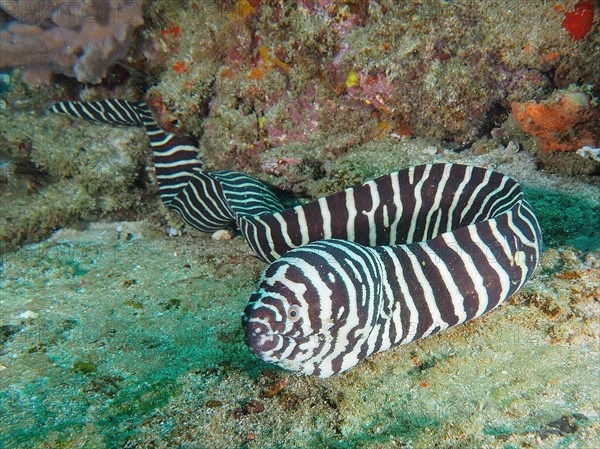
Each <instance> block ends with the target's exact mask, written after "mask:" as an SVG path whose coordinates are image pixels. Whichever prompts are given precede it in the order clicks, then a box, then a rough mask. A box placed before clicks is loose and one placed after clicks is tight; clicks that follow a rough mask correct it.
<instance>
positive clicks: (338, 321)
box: [52, 100, 541, 377]
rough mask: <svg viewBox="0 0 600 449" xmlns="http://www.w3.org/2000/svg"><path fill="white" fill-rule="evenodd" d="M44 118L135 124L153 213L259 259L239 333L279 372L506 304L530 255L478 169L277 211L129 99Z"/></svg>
mask: <svg viewBox="0 0 600 449" xmlns="http://www.w3.org/2000/svg"><path fill="white" fill-rule="evenodd" d="M52 110H53V111H54V112H61V113H66V114H69V115H73V116H76V117H82V118H86V119H89V120H94V121H101V122H108V123H116V124H127V125H137V126H140V125H143V126H145V128H146V133H147V134H148V136H149V138H150V142H151V146H152V150H153V154H154V162H155V166H156V171H157V179H158V184H159V192H160V195H161V198H162V200H163V202H164V203H165V205H166V206H167V207H170V208H171V209H174V210H175V211H177V212H178V213H179V215H180V216H181V217H182V218H183V219H184V221H185V222H186V223H188V224H189V225H190V226H192V227H194V228H197V229H199V230H201V231H205V232H208V231H213V230H216V229H221V228H224V227H227V226H232V225H236V226H237V227H238V228H239V229H240V231H241V233H242V234H243V235H244V237H245V238H246V240H247V242H248V244H249V245H250V247H251V248H252V249H253V251H254V252H255V253H256V254H257V256H258V257H260V258H261V259H263V260H265V261H267V262H272V263H271V264H270V265H269V266H268V267H267V269H266V270H265V271H264V273H263V275H262V277H261V280H260V281H259V286H258V288H257V290H256V291H255V292H254V293H253V294H252V295H251V297H250V301H249V303H248V305H247V307H246V309H245V311H244V315H243V318H242V325H243V327H244V330H245V340H246V343H247V344H248V346H249V347H250V349H251V350H252V352H253V353H254V354H255V355H256V356H257V357H258V358H260V359H262V360H264V361H266V362H269V363H274V364H277V365H279V366H281V367H283V368H285V369H288V370H292V371H298V372H301V373H303V374H312V375H318V376H320V377H329V376H331V375H333V374H335V373H339V372H342V371H345V370H347V369H349V368H351V367H353V366H355V365H356V364H358V363H359V362H360V361H361V360H362V359H364V358H365V357H367V356H368V355H370V354H373V353H376V352H380V351H383V350H386V349H388V348H390V347H392V346H396V345H400V344H405V343H409V342H411V341H413V340H416V339H418V338H423V337H426V336H428V335H431V334H434V333H436V332H438V331H440V330H443V329H446V328H448V327H450V326H455V325H457V324H460V323H463V322H465V321H467V320H470V319H472V318H475V317H478V316H480V315H482V314H484V313H485V312H487V311H489V310H491V309H493V308H495V307H496V306H498V305H499V304H501V303H502V302H503V301H504V300H506V298H508V297H509V296H510V295H512V294H513V293H515V292H516V291H517V290H518V289H519V288H520V287H521V286H522V285H523V283H524V282H525V281H526V280H527V279H528V278H529V277H530V276H531V275H532V273H533V271H534V269H535V267H536V266H537V263H538V260H539V257H540V251H541V232H540V228H539V225H538V222H537V219H536V217H535V215H534V213H533V211H532V209H531V206H530V205H529V204H528V203H527V202H526V201H525V200H524V198H523V192H522V190H521V188H520V186H519V185H518V184H517V183H516V181H514V180H513V179H511V178H509V177H507V176H505V175H502V174H500V173H497V172H494V171H492V170H489V169H485V168H479V167H471V166H466V165H459V164H430V165H421V166H417V167H412V168H409V169H406V170H402V171H399V172H395V173H391V174H389V175H386V176H383V177H381V178H378V179H376V180H373V181H369V182H367V183H365V184H363V185H360V186H356V187H353V188H349V189H346V190H344V191H342V192H338V193H335V194H333V195H330V196H328V197H325V198H320V199H318V200H316V201H314V202H311V203H308V204H304V205H299V206H296V207H293V208H289V209H286V210H283V207H282V206H281V204H280V203H279V201H278V200H277V198H276V197H275V196H274V195H273V194H272V193H271V192H270V191H269V189H268V188H267V187H266V186H264V185H263V184H261V183H260V182H258V181H257V180H255V179H253V178H251V177H249V176H247V175H244V174H242V173H237V172H232V171H217V172H203V171H202V169H201V168H202V166H201V163H200V161H199V160H198V159H197V151H198V147H197V144H196V142H195V141H193V140H192V139H190V138H189V137H178V136H176V135H174V134H171V133H168V132H166V131H163V130H162V129H160V128H159V127H158V126H157V125H156V122H155V120H154V118H153V117H152V114H151V113H150V112H149V111H148V109H147V108H146V107H145V105H144V103H142V102H140V103H129V102H124V101H121V100H103V101H97V102H90V103H80V102H61V103H57V104H56V105H54V106H53V108H52Z"/></svg>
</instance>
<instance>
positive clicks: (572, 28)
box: [562, 0, 594, 41]
mask: <svg viewBox="0 0 600 449" xmlns="http://www.w3.org/2000/svg"><path fill="white" fill-rule="evenodd" d="M593 23H594V5H593V4H592V3H591V2H589V1H586V0H582V1H580V2H578V3H576V4H575V6H574V7H573V10H572V11H569V12H567V13H565V18H564V20H563V23H562V27H563V29H564V30H565V31H567V33H569V35H570V36H571V37H572V38H573V39H574V40H576V41H578V40H580V39H583V38H584V37H585V35H586V34H588V32H589V31H590V30H591V29H592V25H593Z"/></svg>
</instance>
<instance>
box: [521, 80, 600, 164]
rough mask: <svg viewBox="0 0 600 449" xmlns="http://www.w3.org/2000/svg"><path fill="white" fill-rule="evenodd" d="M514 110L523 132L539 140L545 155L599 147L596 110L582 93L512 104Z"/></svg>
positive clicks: (567, 93)
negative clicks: (586, 147)
mask: <svg viewBox="0 0 600 449" xmlns="http://www.w3.org/2000/svg"><path fill="white" fill-rule="evenodd" d="M511 109H512V113H513V116H514V118H515V120H516V121H517V123H518V124H519V126H520V127H521V129H522V130H523V131H525V132H526V133H529V134H531V135H533V136H535V137H537V138H538V140H539V141H540V146H541V149H542V151H543V152H544V153H549V152H551V151H569V150H577V149H579V148H581V147H583V146H586V145H587V146H591V147H595V146H596V137H595V136H594V133H593V132H592V126H593V125H592V122H593V116H594V107H593V106H592V103H591V99H590V97H589V96H588V95H586V94H585V93H583V92H566V93H564V94H563V95H562V96H559V97H554V98H553V99H551V100H547V101H544V102H541V103H537V102H535V101H527V102H525V103H512V104H511ZM596 112H597V111H596Z"/></svg>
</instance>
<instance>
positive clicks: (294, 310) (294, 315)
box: [287, 305, 300, 323]
mask: <svg viewBox="0 0 600 449" xmlns="http://www.w3.org/2000/svg"><path fill="white" fill-rule="evenodd" d="M287 317H288V320H290V321H291V322H292V323H295V322H296V321H298V320H299V319H300V307H298V306H296V305H293V306H291V307H290V308H289V309H288V311H287Z"/></svg>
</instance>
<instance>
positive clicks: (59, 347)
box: [0, 0, 600, 449]
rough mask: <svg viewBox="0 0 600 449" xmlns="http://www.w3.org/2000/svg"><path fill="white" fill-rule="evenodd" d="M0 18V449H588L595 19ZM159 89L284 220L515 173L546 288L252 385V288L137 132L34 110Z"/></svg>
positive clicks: (378, 5) (592, 369) (307, 13)
mask: <svg viewBox="0 0 600 449" xmlns="http://www.w3.org/2000/svg"><path fill="white" fill-rule="evenodd" d="M25 4H27V7H31V8H33V9H34V11H36V14H33V15H31V14H28V13H27V11H28V10H27V9H23V8H24V5H25ZM67 4H69V5H71V7H72V11H73V17H72V19H73V21H69V22H68V23H66V22H65V21H64V20H63V19H64V16H62V15H61V14H59V12H60V11H64V10H63V9H60V8H66V5H67ZM0 7H1V8H2V9H1V10H0V26H2V31H0V66H1V67H2V72H1V73H0V288H1V292H2V293H1V295H0V316H1V317H2V319H1V320H0V330H1V332H0V446H2V447H7V448H13V447H14V448H28V447H43V448H54V447H63V448H66V447H69V448H70V447H122V448H133V447H182V446H183V447H223V448H241V447H248V448H269V447H281V448H296V447H307V448H310V447H329V448H351V447H356V448H368V449H375V448H397V447H411V448H415V449H417V448H429V447H432V446H433V445H437V446H439V447H469V448H471V447H472V448H475V447H489V448H503V449H508V448H516V447H532V448H538V447H539V448H550V447H582V448H587V447H589V448H593V447H598V446H600V419H599V416H600V403H599V402H598V395H597V387H596V381H597V377H598V369H597V366H598V357H599V356H598V348H597V341H598V328H599V326H598V324H599V323H598V316H599V312H598V298H599V297H600V292H599V291H598V285H599V284H600V275H599V273H600V262H599V260H600V231H599V230H598V223H599V222H600V201H599V198H600V176H599V175H600V161H599V160H598V159H599V151H600V150H598V146H599V144H600V131H599V130H600V118H599V117H600V110H599V106H598V99H599V98H600V56H599V55H598V48H599V45H600V32H599V31H600V30H599V27H600V20H599V14H600V12H599V11H600V9H599V8H598V6H597V2H595V3H594V2H592V1H589V0H587V1H586V0H579V1H578V0H558V1H554V2H523V1H520V0H507V1H502V2H501V1H489V2H473V1H470V0H455V1H439V0H420V1H411V2H392V1H387V0H382V1H364V0H356V1H328V0H298V1H295V2H282V1H278V0H262V1H259V0H227V1H222V2H221V1H216V0H215V1H212V0H206V1H194V0H156V1H146V2H142V1H112V0H104V1H91V0H90V1H87V0H86V1H83V0H82V1H79V0H77V1H71V2H43V1H37V0H36V1H31V2H24V1H9V0H0ZM132 7H136V8H137V9H135V10H130V9H129V8H132ZM69 11H71V10H69ZM86 11H87V13H85V14H84V12H86ZM106 11H111V12H115V11H119V12H123V13H125V12H129V11H131V12H132V14H133V15H132V16H130V17H132V20H131V21H121V22H119V21H108V22H107V20H106V18H107V16H106V14H105V12H106ZM128 17H129V16H128ZM142 22H143V26H142ZM99 37H100V38H102V39H101V40H102V42H103V44H102V46H100V47H98V46H97V44H98V43H99V42H100V39H99ZM42 41H43V46H42V45H41V43H40V42H42ZM40 48H41V49H42V50H43V51H40ZM66 48H69V49H70V48H73V49H74V50H73V51H71V50H69V51H65V49H66ZM9 67H14V70H13V69H11V68H9ZM40 83H41V85H40ZM36 86H37V87H36ZM149 90H152V91H153V92H155V93H156V94H157V96H156V97H153V98H155V99H156V98H158V99H160V104H159V105H158V106H159V107H157V108H156V110H155V112H157V113H158V115H159V117H158V118H159V122H160V123H161V125H162V126H166V127H168V126H171V125H174V124H176V130H177V131H178V132H181V133H185V134H190V135H192V136H194V137H196V138H197V139H198V141H199V144H200V153H201V154H200V155H199V157H201V158H202V159H203V161H204V163H205V167H206V168H207V169H233V170H240V171H244V172H246V173H249V174H251V175H253V176H255V177H257V178H259V179H261V180H263V181H265V182H267V183H269V184H270V185H273V186H275V187H277V188H278V189H280V191H282V192H284V193H285V194H286V195H289V196H291V197H294V199H295V200H298V201H304V200H306V199H308V198H314V197H316V196H319V195H325V194H330V193H333V192H336V191H339V190H341V189H343V188H345V187H348V186H351V185H353V184H356V183H359V182H362V181H364V180H366V179H370V178H374V177H377V176H380V175H383V174H386V173H389V172H391V171H394V170H397V169H401V168H405V167H407V166H410V165H417V164H422V163H429V162H461V163H468V164H474V165H479V166H487V167H490V168H493V169H495V170H498V171H500V172H502V173H506V174H508V175H510V176H512V177H514V178H515V179H516V180H518V181H519V182H520V183H521V184H522V185H523V187H524V191H525V195H526V197H527V198H528V200H529V201H530V202H531V204H532V206H533V208H534V209H535V210H536V212H537V215H538V218H539V221H540V224H541V226H542V231H543V234H544V242H545V246H544V252H543V258H542V264H541V267H540V268H539V270H538V272H537V273H536V274H535V275H534V278H533V279H532V280H531V281H530V282H529V283H528V284H527V285H526V286H525V288H524V290H522V291H521V293H519V294H517V295H515V296H514V297H513V298H512V299H511V300H510V301H509V303H507V304H505V305H504V306H503V307H502V308H501V309H499V310H497V311H495V312H492V313H491V314H490V315H487V316H486V317H485V318H484V319H483V320H478V321H474V322H469V323H466V324H464V325H462V326H460V327H458V328H455V329H453V330H450V331H448V332H446V333H444V334H440V335H438V336H435V337H432V338H429V339H425V340H422V341H419V342H416V343H415V344H411V345H410V346H406V347H401V348H397V349H394V350H391V351H388V352H386V353H383V354H380V355H377V356H375V357H372V358H370V359H368V360H367V361H366V362H365V363H362V364H360V365H359V366H358V367H356V368H355V369H353V370H351V371H349V372H347V373H343V374H341V375H339V376H335V377H333V378H331V379H329V380H320V379H313V378H304V377H298V376H296V375H293V374H290V373H286V372H283V371H281V370H278V369H276V368H274V367H272V366H269V365H266V364H264V363H262V362H260V361H258V360H257V359H255V358H254V357H253V356H252V354H251V353H250V352H249V350H248V349H247V348H246V347H245V345H244V343H243V335H242V334H243V333H242V330H241V327H240V322H239V313H240V311H241V310H242V308H243V306H244V304H245V303H246V301H247V298H248V295H249V294H250V292H252V291H253V289H254V287H255V282H256V279H257V278H258V276H259V274H260V272H261V271H262V269H263V268H264V264H262V263H261V262H260V261H258V260H257V259H255V258H254V257H252V254H251V252H250V250H249V249H248V248H247V246H246V245H245V243H244V241H243V240H242V239H241V238H239V237H237V236H234V237H233V238H230V239H226V240H216V239H213V238H210V236H207V235H204V234H200V233H198V232H195V231H194V230H191V229H188V228H186V227H184V226H183V225H182V223H181V222H179V220H178V218H177V217H174V216H172V215H170V214H169V213H168V212H167V211H166V210H165V208H164V207H162V205H161V204H160V201H159V199H158V197H157V188H156V182H155V179H154V175H153V170H152V160H151V155H150V152H149V150H148V149H147V145H148V140H147V137H146V136H145V134H144V133H143V131H142V130H140V129H137V128H134V127H120V126H107V125H98V124H89V123H86V122H84V121H79V120H75V119H71V118H68V117H61V116H58V115H52V114H48V113H47V110H48V107H49V105H50V104H52V102H54V101H57V100H68V99H77V100H93V99H98V98H126V99H128V100H140V99H142V98H144V96H145V95H146V93H147V92H148V91H149ZM161 119H162V120H161ZM228 236H229V237H231V235H228Z"/></svg>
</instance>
